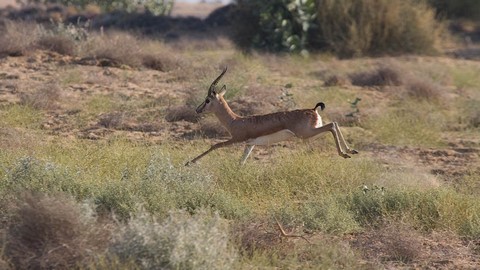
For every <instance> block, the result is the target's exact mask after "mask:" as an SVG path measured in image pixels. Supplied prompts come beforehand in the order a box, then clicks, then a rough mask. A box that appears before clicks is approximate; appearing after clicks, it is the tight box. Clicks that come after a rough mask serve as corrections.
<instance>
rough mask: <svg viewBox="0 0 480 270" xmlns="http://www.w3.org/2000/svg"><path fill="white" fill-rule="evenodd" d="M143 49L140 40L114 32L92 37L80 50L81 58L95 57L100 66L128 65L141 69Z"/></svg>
mask: <svg viewBox="0 0 480 270" xmlns="http://www.w3.org/2000/svg"><path fill="white" fill-rule="evenodd" d="M141 52H142V48H141V46H140V42H139V41H138V38H136V37H134V36H132V35H129V34H125V33H121V32H112V33H108V34H104V35H96V36H92V37H91V39H90V40H89V41H88V42H87V43H86V44H84V46H82V47H81V48H80V52H79V55H80V57H84V58H88V57H93V58H95V59H97V60H98V61H99V62H100V64H101V65H102V63H103V64H104V65H110V66H116V67H118V66H121V65H128V66H131V67H140V66H141V65H142V58H141V57H140V53H141Z"/></svg>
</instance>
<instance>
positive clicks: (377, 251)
mask: <svg viewBox="0 0 480 270" xmlns="http://www.w3.org/2000/svg"><path fill="white" fill-rule="evenodd" d="M422 241H423V237H422V235H421V234H420V233H418V232H417V231H415V229H413V228H412V227H409V226H407V225H405V224H403V223H399V222H392V223H390V224H386V225H385V227H381V228H376V229H372V230H369V231H367V232H365V233H362V234H359V235H357V236H356V238H355V239H354V240H353V242H352V244H353V246H354V247H356V248H358V249H360V250H362V251H363V253H364V255H365V256H366V257H367V260H378V259H380V260H382V261H394V262H401V263H411V262H413V261H415V260H418V259H420V258H422V257H423V256H424V254H423V246H422Z"/></svg>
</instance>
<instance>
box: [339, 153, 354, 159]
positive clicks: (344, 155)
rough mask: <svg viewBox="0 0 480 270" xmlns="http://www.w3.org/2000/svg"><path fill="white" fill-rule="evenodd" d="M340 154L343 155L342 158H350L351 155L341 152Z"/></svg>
mask: <svg viewBox="0 0 480 270" xmlns="http://www.w3.org/2000/svg"><path fill="white" fill-rule="evenodd" d="M340 156H341V157H343V158H351V156H349V155H347V154H345V153H342V154H341V155H340Z"/></svg>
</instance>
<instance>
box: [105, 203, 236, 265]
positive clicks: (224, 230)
mask: <svg viewBox="0 0 480 270" xmlns="http://www.w3.org/2000/svg"><path fill="white" fill-rule="evenodd" d="M228 231H229V230H228V223H227V222H226V221H225V220H223V219H221V218H220V217H219V215H218V214H211V213H210V212H208V211H205V210H199V211H198V212H197V213H196V214H194V215H190V214H189V213H187V212H185V211H174V212H171V213H170V214H169V216H168V217H167V218H166V219H165V220H163V221H159V220H157V219H155V218H154V217H152V216H150V215H148V214H147V213H145V212H144V211H139V212H138V214H137V216H136V217H134V218H132V219H130V220H129V222H128V224H125V225H123V226H122V227H121V229H120V230H119V231H118V232H117V233H116V235H115V236H114V241H113V243H112V245H111V246H110V248H109V253H111V254H114V255H116V256H118V257H119V258H120V259H121V260H126V261H129V260H134V261H136V262H137V264H138V265H139V266H141V269H230V268H232V266H233V263H234V262H235V260H236V258H237V254H236V251H235V249H234V248H233V246H232V245H231V243H230V240H229V235H228Z"/></svg>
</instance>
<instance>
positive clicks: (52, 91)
mask: <svg viewBox="0 0 480 270" xmlns="http://www.w3.org/2000/svg"><path fill="white" fill-rule="evenodd" d="M59 101H60V88H59V87H58V85H57V84H55V83H49V84H46V85H44V86H41V87H39V88H38V89H36V90H35V91H34V92H33V93H22V94H21V95H20V104H21V105H24V106H31V107H32V108H34V109H37V110H42V109H43V110H52V109H55V108H57V107H58V103H59Z"/></svg>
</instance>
